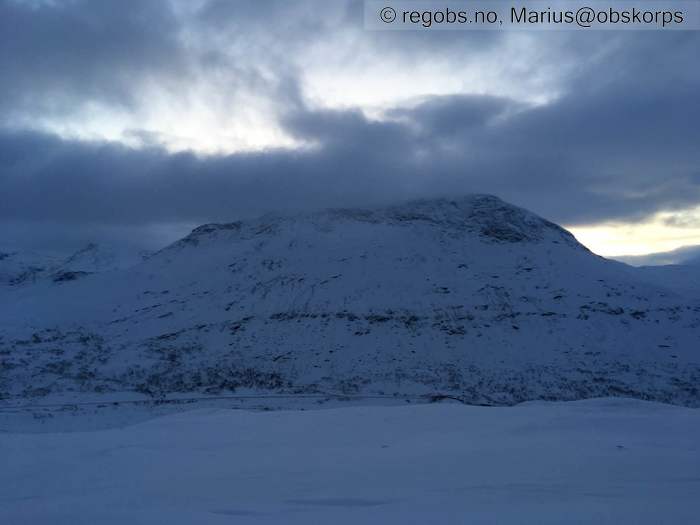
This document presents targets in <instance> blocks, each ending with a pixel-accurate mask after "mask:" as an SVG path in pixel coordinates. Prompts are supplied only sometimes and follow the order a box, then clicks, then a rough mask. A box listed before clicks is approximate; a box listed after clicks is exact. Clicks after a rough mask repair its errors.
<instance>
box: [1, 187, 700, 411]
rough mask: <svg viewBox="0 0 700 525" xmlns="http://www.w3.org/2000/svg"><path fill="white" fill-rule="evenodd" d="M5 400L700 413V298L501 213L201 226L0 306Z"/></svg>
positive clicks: (470, 202) (432, 204) (12, 295)
mask: <svg viewBox="0 0 700 525" xmlns="http://www.w3.org/2000/svg"><path fill="white" fill-rule="evenodd" d="M0 311H1V312H2V315H3V317H2V318H3V323H2V327H1V330H0V337H2V339H0V353H1V355H2V369H1V370H0V373H2V376H1V377H0V381H1V382H0V392H3V393H4V396H5V397H10V398H16V397H26V396H39V395H47V394H50V393H56V392H65V391H72V390H77V391H90V392H105V391H130V390H136V391H140V392H146V393H149V394H163V393H168V392H220V391H228V390H236V389H240V388H254V389H272V390H283V391H291V392H319V391H320V392H344V393H379V394H389V395H391V394H395V393H396V394H405V393H417V394H427V393H442V394H445V393H449V394H450V395H457V396H459V397H461V398H463V399H465V400H467V401H469V402H475V403H513V402H517V401H522V400H528V399H579V398H583V397H592V396H604V395H626V396H634V397H640V398H646V399H654V400H660V401H667V402H673V403H679V404H685V405H692V406H697V405H700V393H699V392H698V388H697V385H698V384H699V383H700V299H699V298H698V296H696V295H694V294H692V293H688V294H684V293H682V292H679V291H678V290H676V291H673V290H671V289H667V288H664V287H662V286H659V285H655V284H650V283H648V282H646V281H644V278H643V275H641V274H640V273H639V272H638V270H637V269H635V268H631V267H629V266H626V265H624V264H621V263H616V262H612V261H607V260H605V259H602V258H600V257H597V256H595V255H593V254H592V253H590V252H589V251H588V250H587V249H585V248H584V247H583V246H581V245H580V244H579V243H578V242H576V240H575V239H574V238H573V237H572V236H571V235H570V234H569V233H568V232H566V231H565V230H563V229H562V228H560V227H558V226H556V225H554V224H552V223H550V222H547V221H545V220H543V219H541V218H539V217H537V216H535V215H533V214H531V213H529V212H527V211H525V210H522V209H520V208H516V207H514V206H511V205H509V204H506V203H504V202H503V201H501V200H499V199H497V198H495V197H491V196H481V195H476V196H469V197H465V198H462V199H456V200H448V199H443V200H432V201H418V202H412V203H408V204H405V205H401V206H395V207H390V208H384V209H376V210H330V211H326V212H321V213H315V214H310V215H302V216H294V217H263V218H261V219H258V220H254V221H250V222H238V223H231V224H223V225H207V226H202V227H200V228H197V229H196V230H194V231H193V232H192V234H190V235H189V236H188V237H186V238H184V239H182V240H181V241H179V242H177V243H175V244H173V245H171V246H169V247H168V248H166V249H164V250H162V251H161V252H159V253H157V254H155V255H154V256H152V257H150V258H149V259H148V260H146V261H145V262H143V263H141V264H139V265H137V266H136V267H134V268H131V269H128V270H124V271H120V272H110V273H107V274H95V275H89V276H86V277H84V278H82V279H79V280H75V281H70V282H59V283H56V282H52V281H47V282H43V283H39V284H37V285H35V286H32V287H30V288H17V289H11V290H10V291H9V292H7V293H5V294H2V295H0Z"/></svg>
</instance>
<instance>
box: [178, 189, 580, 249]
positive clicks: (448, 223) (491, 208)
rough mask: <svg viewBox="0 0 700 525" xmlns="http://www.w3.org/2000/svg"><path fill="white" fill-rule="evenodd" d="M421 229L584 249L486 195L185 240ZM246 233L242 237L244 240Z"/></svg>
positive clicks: (250, 225)
mask: <svg viewBox="0 0 700 525" xmlns="http://www.w3.org/2000/svg"><path fill="white" fill-rule="evenodd" d="M351 222H358V223H370V224H387V225H392V226H399V227H401V226H411V225H423V226H431V227H435V228H439V229H441V230H443V231H445V232H449V233H457V234H459V233H461V234H474V235H477V236H479V237H480V238H481V239H482V240H483V241H484V242H504V243H516V242H539V241H543V240H550V241H551V242H556V243H563V244H567V245H569V246H571V247H574V248H579V249H585V248H584V247H583V246H582V245H581V244H579V243H578V241H576V239H575V238H574V236H573V235H572V234H571V233H569V232H568V231H566V230H565V229H564V228H562V227H560V226H558V225H556V224H554V223H552V222H550V221H547V220H545V219H543V218H541V217H539V216H538V215H536V214H534V213H532V212H529V211H527V210H525V209H523V208H520V207H518V206H514V205H512V204H509V203H507V202H505V201H503V200H502V199H500V198H498V197H496V196H494V195H487V194H471V195H465V196H462V197H458V198H434V199H418V200H412V201H407V202H404V203H401V204H396V205H390V206H383V207H373V208H329V209H326V210H322V211H317V212H312V213H305V214H297V215H272V214H268V215H265V216H262V217H259V218H257V219H253V220H250V221H237V222H232V223H225V224H218V223H213V224H205V225H202V226H199V227H198V228H195V229H194V230H193V231H192V233H191V234H190V235H188V236H187V237H186V238H185V239H183V241H184V242H185V243H187V244H189V243H193V244H197V243H198V242H199V240H201V239H202V238H203V237H206V236H209V235H218V234H220V233H222V232H234V233H236V234H241V233H244V234H246V233H247V234H248V235H251V234H252V235H260V234H266V233H273V232H275V231H278V230H279V229H281V228H283V227H284V225H285V224H287V225H289V224H292V223H311V224H313V225H315V226H316V227H317V228H320V229H322V230H324V231H328V230H329V229H332V228H334V227H335V226H337V225H339V224H344V223H351ZM248 235H246V236H248Z"/></svg>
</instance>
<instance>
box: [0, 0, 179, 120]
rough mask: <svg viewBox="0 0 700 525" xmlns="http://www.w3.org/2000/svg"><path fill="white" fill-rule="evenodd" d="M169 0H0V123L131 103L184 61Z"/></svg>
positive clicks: (175, 73)
mask: <svg viewBox="0 0 700 525" xmlns="http://www.w3.org/2000/svg"><path fill="white" fill-rule="evenodd" d="M170 5H171V4H170V2H168V1H167V0H149V1H146V2H128V3H125V2H123V1H120V0H101V1H99V2H94V1H91V0H70V1H64V2H50V3H49V2H42V3H33V2H20V1H16V0H1V1H0V42H1V45H0V78H1V80H0V123H2V121H6V122H7V121H8V120H9V119H11V118H22V117H26V114H27V113H30V114H36V113H41V114H42V115H43V116H46V114H52V113H58V114H61V113H63V112H66V111H73V110H74V109H75V108H76V106H81V105H84V104H88V103H90V102H103V103H108V104H113V105H117V106H130V105H132V104H134V94H135V93H136V91H137V90H138V88H139V87H140V86H142V85H143V83H144V82H146V81H148V80H151V81H158V82H162V83H165V82H169V81H172V82H174V81H175V79H177V77H178V73H181V72H182V68H183V67H184V63H183V62H182V61H181V57H182V53H181V51H180V49H181V48H180V44H179V43H178V34H177V33H178V24H177V21H176V19H175V17H174V14H173V12H172V10H171V8H170Z"/></svg>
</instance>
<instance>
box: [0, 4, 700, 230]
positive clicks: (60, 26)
mask: <svg viewBox="0 0 700 525" xmlns="http://www.w3.org/2000/svg"><path fill="white" fill-rule="evenodd" d="M318 5H319V4H318V3H308V4H305V6H304V7H303V8H294V9H292V7H290V5H289V3H286V2H284V3H275V2H269V3H268V2H265V3H262V4H261V3H260V2H223V1H211V2H209V3H207V4H205V5H204V7H203V8H202V9H201V10H198V11H196V12H195V13H194V14H192V15H191V16H189V17H188V18H187V20H186V21H183V18H182V15H181V14H180V15H178V14H177V13H176V11H174V10H172V9H171V7H170V6H171V3H170V2H166V1H165V0H163V1H162V2H161V1H157V0H156V1H152V2H139V3H138V4H136V3H135V4H134V5H131V4H130V6H129V9H124V4H123V3H117V2H110V1H105V2H87V1H84V0H74V1H70V2H65V3H62V4H60V5H59V7H46V8H42V9H35V8H31V7H27V5H24V4H21V3H18V2H14V1H8V0H6V1H5V2H2V1H0V34H1V35H2V37H0V38H2V44H3V45H2V46H0V68H2V71H3V75H2V80H0V123H2V122H3V121H9V120H11V118H12V117H14V116H16V115H25V116H26V115H30V116H31V115H35V114H36V115H43V114H45V113H46V112H51V111H59V110H61V111H70V110H72V109H73V108H74V107H75V106H76V105H80V104H84V103H85V102H89V101H100V102H102V103H107V104H113V105H118V106H124V107H129V106H130V105H133V104H135V103H136V102H135V97H136V96H137V93H138V91H139V89H140V86H141V85H142V84H143V83H145V82H148V81H156V82H163V83H168V82H172V83H174V84H175V85H177V84H178V83H180V82H182V83H185V84H186V82H187V75H188V74H189V73H194V72H202V71H203V70H207V71H209V72H221V75H222V77H216V78H217V82H221V83H222V85H226V86H230V88H231V90H232V92H235V89H236V87H238V86H240V85H241V84H246V85H247V86H248V87H251V88H253V89H255V90H269V93H270V94H271V96H274V98H275V100H276V101H277V102H276V103H277V104H278V108H279V118H280V119H281V120H280V121H281V125H282V126H283V128H284V129H285V130H286V132H287V133H289V134H290V135H291V136H293V137H296V138H298V139H300V140H302V141H304V142H306V143H312V144H314V146H313V147H312V148H310V149H303V150H295V151H290V150H279V149H278V150H267V151H262V152H257V153H245V154H234V155H226V156H214V157H200V156H197V155H194V154H191V153H180V154H169V153H167V152H166V151H164V150H162V149H160V148H158V147H145V148H141V149H131V148H127V147H125V146H121V145H117V144H111V143H95V142H80V141H74V140H73V141H71V140H63V139H61V138H59V137H57V136H53V135H49V134H45V133H38V132H31V131H21V130H17V129H15V130H10V129H9V128H2V127H0V194H1V195H2V199H1V200H0V220H2V221H4V222H5V224H13V225H16V229H17V231H20V230H21V231H23V232H26V231H28V230H27V228H29V226H27V225H34V226H32V227H36V228H40V227H41V228H43V229H44V230H43V231H44V232H46V231H47V228H54V229H56V231H59V230H60V229H61V228H63V230H70V231H72V232H75V231H85V232H92V233H91V235H92V234H94V232H98V231H100V229H103V230H104V231H107V230H109V231H112V232H114V231H119V232H128V234H126V233H124V235H136V234H137V233H136V232H138V231H146V230H144V228H146V229H147V228H153V227H155V226H156V225H168V224H171V225H193V224H197V223H202V222H208V221H226V220H232V219H236V218H239V217H242V216H250V215H255V214H258V213H264V212H268V211H291V210H302V209H312V208H321V207H326V206H357V205H372V204H380V203H384V202H388V201H394V200H402V199H408V198H413V197H424V196H437V195H446V194H454V193H467V192H490V193H496V194H498V195H500V196H502V197H503V198H506V199H508V200H510V201H512V202H515V203H518V204H520V205H523V206H525V207H528V208H531V209H533V210H534V211H536V212H538V213H540V214H542V215H545V216H547V217H548V218H550V219H552V220H555V221H558V222H564V223H568V224H575V223H579V224H581V223H591V222H596V221H601V220H610V219H620V220H630V221H633V220H638V219H641V218H643V217H645V216H648V215H649V214H651V213H653V212H655V211H658V210H670V209H676V208H681V207H684V206H688V205H693V204H697V203H698V202H699V201H700V168H699V166H700V149H699V148H698V147H697V145H698V144H699V143H700V126H698V122H700V106H698V104H697V93H698V92H700V74H699V73H698V71H697V68H694V67H692V66H693V65H694V64H695V61H696V57H697V50H698V49H699V48H700V38H699V37H698V35H697V34H695V33H694V32H677V33H673V34H671V33H661V32H645V33H644V34H636V33H625V34H622V33H606V34H604V35H601V34H599V33H598V34H595V35H593V36H592V34H590V33H585V32H581V33H576V34H550V33H547V34H544V33H543V34H542V35H541V39H542V40H543V42H539V44H540V45H539V46H538V47H537V48H536V51H537V53H536V54H535V55H533V56H532V57H531V61H532V63H531V64H521V65H520V67H518V68H515V69H516V70H520V71H522V72H523V73H522V75H525V76H527V75H528V74H529V72H531V71H532V68H533V67H535V66H538V67H539V66H541V65H542V64H543V63H547V64H546V65H547V67H549V68H551V69H553V70H557V68H559V67H561V70H562V71H566V72H567V75H566V76H565V77H564V78H563V80H562V85H561V92H562V94H561V96H560V97H559V98H558V99H556V100H555V101H553V102H551V103H549V104H546V105H541V106H537V107H531V106H526V105H523V103H521V102H516V101H514V100H511V99H508V98H505V97H495V96H486V95H479V96H475V95H470V96H465V95H459V94H456V95H453V96H442V97H426V98H425V99H424V100H422V101H421V102H420V103H418V104H414V105H411V106H410V107H394V108H392V109H391V110H389V111H387V113H386V117H387V118H386V120H382V121H377V120H370V119H368V118H367V117H366V116H365V115H364V114H363V113H362V112H361V111H360V110H359V109H356V110H342V111H341V110H328V109H318V108H316V107H314V106H312V105H310V104H309V103H308V102H306V101H305V100H304V95H303V89H302V87H301V85H300V79H299V71H298V70H297V68H298V64H295V63H294V61H293V60H292V59H291V55H293V54H294V53H296V52H297V51H298V50H299V49H300V48H301V47H303V46H311V45H314V44H318V43H319V42H323V39H324V38H327V37H329V36H330V35H333V34H334V32H337V31H339V30H340V29H339V28H341V27H342V28H344V29H343V30H347V28H348V27H350V28H351V29H352V30H353V31H355V32H356V34H355V37H357V35H358V34H357V31H358V30H361V29H358V28H359V24H361V20H359V17H360V14H361V11H362V10H361V6H358V5H357V4H354V3H352V2H351V3H349V4H344V3H342V4H333V8H332V9H331V10H330V15H328V14H327V13H326V16H325V17H321V16H319V12H318V9H317V7H318ZM324 5H327V3H326V4H324ZM261 10H262V11H261ZM185 22H186V24H185ZM183 24H185V25H183ZM185 30H187V31H190V32H192V35H190V36H189V37H188V38H192V39H194V40H193V42H194V43H190V45H185V43H184V42H186V41H187V38H184V39H183V31H185ZM207 30H210V31H211V34H209V35H207V34H205V33H206V32H207ZM193 35H194V36H193ZM361 37H362V38H363V39H365V40H366V41H367V42H368V45H369V46H370V47H371V46H375V47H376V49H380V50H381V51H382V52H385V53H387V54H390V55H392V56H394V57H404V58H405V60H406V67H407V68H410V67H411V65H412V64H413V63H414V61H416V60H419V59H420V60H425V59H430V57H431V56H436V53H440V52H442V54H441V55H440V57H441V59H444V60H451V59H453V58H454V57H459V56H460V54H461V53H474V54H478V53H479V52H483V51H485V50H487V49H492V48H495V47H497V45H498V44H499V42H502V41H503V39H504V38H507V37H506V36H504V35H503V34H499V33H497V32H493V33H488V34H486V33H473V34H472V33H469V34H465V33H464V32H440V33H439V34H435V33H412V32H401V33H371V34H370V33H362V34H361ZM208 38H210V39H213V40H215V41H218V42H219V43H220V44H221V43H222V42H223V43H225V44H226V45H221V46H220V48H219V49H218V50H217V48H216V46H213V44H212V42H208V41H207V39H208ZM538 38H539V37H538ZM6 44H7V45H6ZM335 51H336V50H334V49H330V50H328V52H329V53H331V54H332V53H334V52H335ZM263 56H267V58H265V60H264V61H262V62H260V64H257V63H256V60H257V58H259V57H263ZM261 60H262V59H261ZM559 61H561V63H560V62H559ZM548 62H551V63H548ZM571 64H576V65H577V66H578V67H571ZM273 66H274V67H273ZM270 68H272V69H270ZM266 69H270V71H268V72H266V71H265V70H266ZM229 79H230V80H231V83H230V84H229V83H228V82H229ZM512 80H513V81H514V82H517V81H518V75H516V74H514V76H513V78H512ZM183 85H184V84H183ZM133 133H134V134H135V135H139V133H140V131H139V130H134V131H133ZM145 135H147V134H144V136H145ZM146 142H148V141H146ZM40 225H43V226H40ZM49 225H50V226H49ZM174 227H175V229H177V227H178V226H174ZM182 227H185V226H182ZM22 228H24V229H22ZM120 235H121V234H120Z"/></svg>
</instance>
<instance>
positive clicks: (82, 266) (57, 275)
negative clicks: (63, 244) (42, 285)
mask: <svg viewBox="0 0 700 525" xmlns="http://www.w3.org/2000/svg"><path fill="white" fill-rule="evenodd" d="M144 258H145V256H142V254H140V253H136V252H134V251H130V252H127V251H124V250H121V251H118V250H116V249H114V248H111V247H108V246H102V245H98V244H96V243H93V242H90V243H87V244H86V245H85V246H83V247H82V248H81V249H79V250H78V251H76V252H74V253H72V254H70V255H68V256H66V255H65V254H61V253H57V252H46V253H44V252H37V251H26V250H7V249H5V250H0V287H2V286H27V285H30V284H36V283H37V282H41V281H45V280H50V281H54V282H65V281H73V280H76V279H80V278H82V277H84V276H86V275H88V274H91V273H96V272H106V271H111V270H118V269H122V268H128V267H130V266H134V265H135V264H138V263H139V262H141V261H142V260H143V259H144ZM1 291H2V289H1V288H0V292H1Z"/></svg>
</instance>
